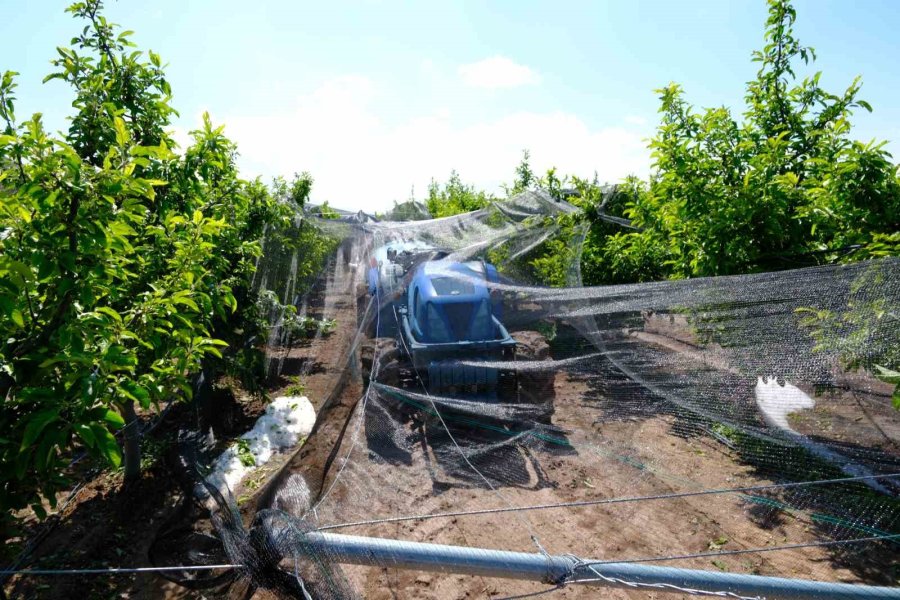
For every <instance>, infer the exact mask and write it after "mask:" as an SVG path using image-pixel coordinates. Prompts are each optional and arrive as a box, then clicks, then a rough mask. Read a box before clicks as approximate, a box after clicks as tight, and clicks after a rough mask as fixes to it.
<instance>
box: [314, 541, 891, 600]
mask: <svg viewBox="0 0 900 600" xmlns="http://www.w3.org/2000/svg"><path fill="white" fill-rule="evenodd" d="M301 546H302V551H304V552H320V553H322V554H323V555H324V556H325V557H327V558H328V559H329V560H332V561H334V562H337V563H345V564H354V565H368V566H378V567H388V568H396V569H415V570H422V571H437V572H440V573H460V574H467V575H481V576H484V577H503V578H508V579H525V580H529V581H541V582H544V583H557V582H559V581H561V580H562V579H563V578H564V577H567V578H568V579H567V581H569V582H570V583H582V584H587V585H596V586H604V587H622V588H629V587H634V586H633V584H645V585H654V584H655V585H660V584H662V585H670V586H677V587H679V588H688V589H693V590H703V591H708V592H730V593H732V594H737V595H741V596H759V597H763V598H772V599H774V598H779V599H785V600H788V599H789V600H795V599H804V600H806V599H813V598H815V599H820V598H839V599H847V600H850V599H856V598H859V599H873V598H895V599H900V587H893V588H891V587H874V586H865V585H853V584H846V583H830V582H825V581H810V580H805V579H785V578H781V577H762V576H759V575H743V574H740V573H721V572H713V571H699V570H691V569H676V568H673V567H659V566H651V565H643V564H634V563H631V564H629V563H600V564H593V565H590V567H589V566H587V565H585V564H584V563H585V562H590V561H581V562H579V561H578V560H577V559H575V558H572V557H569V556H549V555H543V554H528V553H525V552H506V551H502V550H489V549H485V548H466V547H461V546H446V545H442V544H426V543H420V542H404V541H398V540H389V539H383V538H370V537H361V536H356V535H341V534H334V533H320V532H310V533H306V534H304V535H303V539H302V542H301ZM598 575H600V577H598Z"/></svg>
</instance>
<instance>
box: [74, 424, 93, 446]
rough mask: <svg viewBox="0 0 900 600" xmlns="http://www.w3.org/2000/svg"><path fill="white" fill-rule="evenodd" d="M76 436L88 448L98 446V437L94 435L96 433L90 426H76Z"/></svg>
mask: <svg viewBox="0 0 900 600" xmlns="http://www.w3.org/2000/svg"><path fill="white" fill-rule="evenodd" d="M75 434H76V435H77V436H78V437H80V438H81V440H82V441H83V442H84V443H85V445H86V446H87V447H88V448H93V447H94V446H96V445H97V436H95V435H94V432H93V431H92V430H91V428H90V427H89V426H87V425H85V424H83V423H81V424H79V425H76V426H75Z"/></svg>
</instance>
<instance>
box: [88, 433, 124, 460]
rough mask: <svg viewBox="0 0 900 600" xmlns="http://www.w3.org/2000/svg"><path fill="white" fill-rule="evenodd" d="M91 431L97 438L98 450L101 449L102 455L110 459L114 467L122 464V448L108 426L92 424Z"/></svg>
mask: <svg viewBox="0 0 900 600" xmlns="http://www.w3.org/2000/svg"><path fill="white" fill-rule="evenodd" d="M91 431H93V432H94V436H95V437H96V438H97V450H99V451H100V455H101V456H103V457H104V458H105V459H106V460H108V461H109V462H110V463H111V464H112V466H114V467H118V466H119V465H121V464H122V450H121V449H120V448H119V444H118V442H116V438H115V436H113V434H111V433H110V432H109V430H108V429H106V427H103V426H102V425H97V424H96V423H94V424H92V425H91Z"/></svg>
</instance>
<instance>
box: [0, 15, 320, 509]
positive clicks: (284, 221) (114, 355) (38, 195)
mask: <svg viewBox="0 0 900 600" xmlns="http://www.w3.org/2000/svg"><path fill="white" fill-rule="evenodd" d="M101 9H102V5H101V2H100V0H88V1H86V2H78V3H75V4H73V5H72V6H71V7H70V8H69V9H68V10H69V12H71V13H73V14H74V15H75V16H76V17H77V18H79V19H81V20H83V21H85V22H86V27H85V28H84V30H83V33H82V34H81V35H79V36H78V37H77V38H75V39H73V45H75V48H74V49H70V48H59V49H58V53H59V58H58V59H57V60H56V61H54V66H55V68H56V70H55V72H54V73H53V74H51V75H50V76H49V77H48V78H47V79H60V80H62V81H65V82H66V83H68V84H69V85H70V86H71V87H72V89H73V90H74V94H75V100H74V102H73V107H74V109H75V113H74V116H73V117H72V119H71V123H70V127H69V130H68V132H67V134H66V135H65V136H64V137H62V138H59V137H55V136H53V135H51V134H49V133H48V132H46V131H45V129H44V126H43V124H42V121H41V115H40V114H39V113H37V114H35V115H34V116H32V117H31V118H30V119H27V120H25V121H23V122H20V121H18V120H17V118H16V114H15V88H16V84H15V75H16V74H15V73H13V72H6V73H4V75H3V78H2V84H0V119H2V127H3V129H2V135H0V196H2V202H0V401H2V406H0V428H2V430H3V433H2V434H0V511H2V514H3V515H4V516H8V515H9V514H10V511H15V510H18V509H21V508H24V507H26V506H32V507H33V508H34V510H35V512H36V513H37V514H38V515H41V514H43V512H44V510H43V508H42V507H41V499H42V497H43V498H45V499H48V500H49V501H50V502H51V504H52V502H53V500H54V498H55V493H56V491H58V490H60V489H62V487H63V486H64V485H65V484H66V481H65V476H64V474H65V469H66V467H67V465H68V462H69V461H70V460H71V457H72V452H73V451H85V452H88V453H89V454H91V455H93V456H96V457H98V458H102V459H105V460H106V461H108V463H110V464H112V465H119V464H120V463H122V462H123V450H122V448H123V445H124V462H125V466H126V470H125V474H126V479H129V478H134V477H135V476H137V475H139V469H140V458H139V436H138V418H137V412H138V409H143V410H152V409H153V408H154V407H158V406H159V405H160V404H161V403H164V402H168V401H171V400H173V399H178V398H190V397H191V393H192V386H191V382H192V378H193V376H194V375H195V374H196V373H197V372H198V371H199V370H200V368H201V362H202V363H204V364H208V363H209V362H210V361H212V363H214V364H217V365H218V366H219V367H220V368H234V369H237V370H240V368H241V366H242V365H241V359H242V356H243V355H242V354H240V353H238V352H235V351H227V352H226V353H225V354H223V349H224V348H225V347H226V346H227V345H228V344H229V343H230V344H231V345H232V346H233V347H235V348H238V349H242V348H245V346H246V344H244V343H243V342H244V341H245V340H246V339H248V338H249V337H250V336H253V335H255V334H256V333H257V332H258V331H259V329H260V328H261V326H262V324H261V319H260V317H259V314H258V313H259V309H258V307H257V306H256V296H255V294H254V292H253V290H252V288H251V281H252V275H253V270H254V265H255V261H256V259H257V257H258V256H259V255H260V252H261V244H260V239H261V238H262V236H263V233H264V231H265V230H266V228H269V229H270V230H273V229H277V228H278V227H286V228H288V229H290V225H291V223H292V219H293V218H295V217H294V215H295V213H296V210H297V209H296V208H295V207H291V202H289V201H292V202H293V203H294V204H296V205H300V206H302V205H303V203H305V202H306V199H307V198H308V195H309V188H310V186H311V183H312V181H311V179H310V178H309V177H308V176H299V177H297V178H295V180H294V181H293V182H292V183H290V184H288V183H286V182H284V181H278V182H276V186H275V190H274V193H273V192H270V190H269V189H268V188H266V186H264V185H263V184H261V183H260V182H259V181H251V182H246V181H243V180H241V179H239V177H238V173H237V168H236V166H235V157H236V148H235V145H234V144H233V143H232V142H231V141H229V140H228V139H227V138H226V137H225V136H224V135H223V127H221V126H220V127H216V126H214V125H213V124H212V123H211V122H210V119H209V117H208V116H204V120H203V126H202V127H201V128H200V129H199V130H197V131H194V132H192V133H191V136H192V143H191V145H190V146H189V147H188V148H186V149H185V150H184V151H183V153H180V154H179V153H176V152H174V151H173V148H174V147H175V144H174V142H173V141H172V139H171V138H170V136H169V134H168V133H167V132H166V128H167V127H168V126H169V123H170V117H171V116H172V115H173V114H175V111H174V110H173V109H172V108H171V106H170V95H171V93H170V89H169V84H168V82H167V81H166V79H165V74H164V71H163V67H162V65H161V62H160V58H159V57H158V56H157V55H156V54H154V53H153V52H149V53H147V54H144V53H143V52H141V51H137V50H135V49H134V48H133V46H134V45H133V44H132V43H131V42H130V41H129V35H130V32H122V33H117V30H116V27H115V26H114V25H113V24H111V23H109V22H107V20H106V19H105V18H104V17H103V15H102V14H101ZM310 235H311V236H312V237H313V238H317V236H316V235H315V234H314V233H311V234H307V236H308V237H309V236H310ZM318 237H321V236H318ZM331 247H332V248H333V246H331ZM120 429H124V432H120V431H119V430H120ZM120 434H123V435H122V439H121V440H120V439H117V435H120Z"/></svg>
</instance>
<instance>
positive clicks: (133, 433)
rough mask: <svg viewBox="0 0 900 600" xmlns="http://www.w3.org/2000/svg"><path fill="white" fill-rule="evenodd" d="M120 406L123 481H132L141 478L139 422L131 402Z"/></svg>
mask: <svg viewBox="0 0 900 600" xmlns="http://www.w3.org/2000/svg"><path fill="white" fill-rule="evenodd" d="M120 407H121V409H122V416H123V417H124V419H125V430H124V432H123V433H124V435H125V444H124V446H125V456H124V458H123V464H124V465H125V483H132V482H134V481H137V480H138V479H140V478H141V424H140V423H139V422H138V418H137V413H136V412H135V411H134V403H133V402H124V403H122V404H121V405H120Z"/></svg>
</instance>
